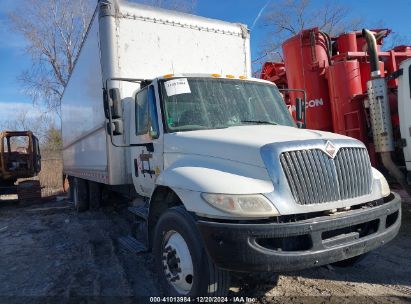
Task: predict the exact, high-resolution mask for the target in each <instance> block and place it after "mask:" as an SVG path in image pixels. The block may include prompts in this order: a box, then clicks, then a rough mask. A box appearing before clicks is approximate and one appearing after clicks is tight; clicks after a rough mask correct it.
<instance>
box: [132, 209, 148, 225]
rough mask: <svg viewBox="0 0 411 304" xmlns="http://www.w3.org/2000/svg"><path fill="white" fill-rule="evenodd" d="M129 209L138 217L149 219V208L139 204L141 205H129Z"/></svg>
mask: <svg viewBox="0 0 411 304" xmlns="http://www.w3.org/2000/svg"><path fill="white" fill-rule="evenodd" d="M128 211H130V212H131V213H132V214H134V215H135V216H137V217H138V218H140V219H142V220H145V221H146V220H147V218H148V208H147V207H144V206H139V207H128Z"/></svg>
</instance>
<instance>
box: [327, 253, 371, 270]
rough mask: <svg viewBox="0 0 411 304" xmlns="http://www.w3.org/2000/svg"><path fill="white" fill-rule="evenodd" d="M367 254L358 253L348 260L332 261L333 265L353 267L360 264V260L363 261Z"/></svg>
mask: <svg viewBox="0 0 411 304" xmlns="http://www.w3.org/2000/svg"><path fill="white" fill-rule="evenodd" d="M366 256H367V253H364V254H361V255H357V256H355V257H352V258H349V259H346V260H342V261H338V262H335V263H332V264H331V265H332V266H336V267H341V268H346V267H352V266H354V265H356V264H358V263H359V262H361V261H362V260H363V259H364V258H365V257H366Z"/></svg>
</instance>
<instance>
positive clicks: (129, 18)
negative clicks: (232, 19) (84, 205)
mask: <svg viewBox="0 0 411 304" xmlns="http://www.w3.org/2000/svg"><path fill="white" fill-rule="evenodd" d="M176 73H208V74H211V73H219V74H224V75H225V74H233V75H245V76H250V75H251V63H250V47H249V34H248V30H247V28H246V26H244V25H241V24H234V23H228V22H223V21H218V20H212V19H207V18H202V17H198V16H194V15H189V14H184V13H179V12H174V11H169V10H164V9H159V8H154V7H150V6H145V5H139V4H132V3H127V2H123V1H110V2H109V1H100V2H99V4H98V6H97V9H96V11H95V13H94V15H93V18H92V21H91V23H90V26H89V29H88V32H87V35H86V38H85V40H84V42H83V45H82V47H81V51H80V55H79V57H78V59H77V61H76V63H75V67H74V69H73V72H72V74H71V77H70V79H69V82H68V84H67V87H66V89H65V91H64V94H63V98H62V101H61V103H62V133H63V147H64V149H63V157H64V173H65V174H68V175H70V176H76V177H82V178H85V179H88V180H94V181H98V182H100V183H104V184H110V185H123V184H131V176H130V168H131V167H132V166H130V164H128V163H127V162H128V158H127V155H126V154H127V149H124V148H119V147H115V146H114V145H112V144H111V142H110V137H109V136H108V135H107V132H106V130H105V125H106V118H105V115H104V109H103V90H102V88H103V87H105V85H106V82H107V81H109V79H110V78H141V79H152V78H154V77H158V76H162V75H166V74H176ZM116 86H117V87H119V88H120V93H121V98H122V101H123V102H122V104H123V108H122V111H123V116H127V115H129V113H127V108H128V107H127V104H128V103H130V102H134V95H135V92H136V91H137V90H138V89H139V87H140V85H139V84H137V83H128V82H119V83H118V84H116ZM127 132H128V131H126V132H125V133H124V134H123V136H116V137H115V139H114V144H115V145H124V144H126V141H127V138H128V134H127Z"/></svg>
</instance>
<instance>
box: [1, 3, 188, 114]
mask: <svg viewBox="0 0 411 304" xmlns="http://www.w3.org/2000/svg"><path fill="white" fill-rule="evenodd" d="M19 1H20V5H19V6H18V7H19V9H17V10H16V11H14V12H13V13H11V14H10V15H9V18H10V21H11V23H12V25H13V27H12V28H13V29H14V30H15V31H16V32H18V33H20V34H22V35H23V36H24V38H25V39H26V40H27V49H26V51H27V54H28V55H30V56H31V59H32V66H31V67H30V69H28V70H26V71H24V72H23V73H22V75H21V76H20V81H21V82H22V83H23V86H24V89H25V91H26V93H27V94H29V95H30V96H31V97H32V98H33V101H34V102H35V103H37V104H42V106H45V107H46V108H47V110H48V111H49V112H51V113H55V114H57V115H59V116H60V99H61V96H62V94H63V91H64V88H65V86H66V84H67V81H68V79H69V76H70V73H71V71H72V70H73V67H74V63H75V60H76V58H77V56H78V54H79V51H80V47H81V43H82V41H83V39H84V37H85V34H86V31H87V28H88V24H89V22H90V20H91V17H92V13H93V10H94V7H95V5H96V2H97V1H96V0H42V1H38V0H19ZM134 2H142V3H146V4H151V5H156V6H161V7H165V8H169V9H176V10H180V11H186V12H187V11H193V10H194V7H195V1H194V0H140V1H134Z"/></svg>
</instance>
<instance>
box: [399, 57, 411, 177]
mask: <svg viewBox="0 0 411 304" xmlns="http://www.w3.org/2000/svg"><path fill="white" fill-rule="evenodd" d="M410 67H411V59H408V60H405V61H403V62H402V63H401V66H400V68H401V69H402V70H403V74H402V76H400V77H399V83H398V113H399V115H400V130H401V138H404V139H405V140H406V144H407V145H406V146H405V147H404V149H403V150H404V158H405V163H406V165H407V171H411V88H410V77H411V73H410V69H411V68H410Z"/></svg>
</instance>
